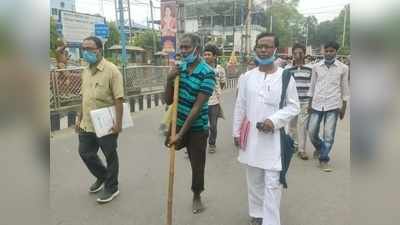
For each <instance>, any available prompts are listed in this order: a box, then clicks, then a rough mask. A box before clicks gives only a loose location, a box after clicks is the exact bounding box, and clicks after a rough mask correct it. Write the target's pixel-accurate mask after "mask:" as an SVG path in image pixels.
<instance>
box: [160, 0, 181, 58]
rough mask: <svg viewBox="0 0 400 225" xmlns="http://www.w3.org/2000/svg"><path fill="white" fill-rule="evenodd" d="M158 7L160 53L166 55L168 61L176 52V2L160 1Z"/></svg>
mask: <svg viewBox="0 0 400 225" xmlns="http://www.w3.org/2000/svg"><path fill="white" fill-rule="evenodd" d="M160 6H161V10H160V11H161V16H160V28H161V45H162V51H163V52H166V53H168V55H169V58H170V60H173V59H174V57H175V52H176V32H177V21H176V16H177V4H176V1H170V0H161V3H160Z"/></svg>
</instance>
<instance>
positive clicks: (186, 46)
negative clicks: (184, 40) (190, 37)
mask: <svg viewBox="0 0 400 225" xmlns="http://www.w3.org/2000/svg"><path fill="white" fill-rule="evenodd" d="M179 48H180V49H186V50H187V49H191V48H192V46H190V45H181V46H179Z"/></svg>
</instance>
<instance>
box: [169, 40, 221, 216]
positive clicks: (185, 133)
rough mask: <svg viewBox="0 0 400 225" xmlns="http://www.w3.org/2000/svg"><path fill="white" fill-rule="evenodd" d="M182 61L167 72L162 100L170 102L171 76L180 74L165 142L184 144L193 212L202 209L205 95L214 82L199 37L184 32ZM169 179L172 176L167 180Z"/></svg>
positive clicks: (205, 123)
mask: <svg viewBox="0 0 400 225" xmlns="http://www.w3.org/2000/svg"><path fill="white" fill-rule="evenodd" d="M179 49H180V52H181V54H182V63H181V64H180V65H177V66H176V67H175V68H173V69H172V70H171V71H170V73H169V74H168V78H167V86H166V89H165V100H166V103H167V104H168V105H170V104H172V102H173V93H174V80H175V78H176V77H177V76H178V75H179V91H178V97H179V100H178V105H177V118H176V131H177V134H176V135H172V138H170V139H169V140H167V143H166V144H167V146H168V147H170V146H171V145H172V146H174V145H175V148H176V149H178V150H179V149H182V148H183V147H186V149H187V151H188V155H189V159H190V165H191V167H192V186H191V190H192V191H193V205H192V210H193V213H200V212H202V211H203V209H204V205H203V203H202V201H201V197H200V194H201V193H202V192H203V190H204V169H205V162H206V148H207V137H208V98H209V97H210V96H211V95H212V93H213V90H214V86H215V77H214V76H215V73H214V70H213V69H212V68H211V67H210V66H208V65H207V63H206V62H205V61H204V60H203V59H202V58H201V57H200V54H201V46H200V38H199V37H198V36H197V35H195V34H184V35H183V36H182V39H181V42H180V46H179ZM170 181H171V180H170Z"/></svg>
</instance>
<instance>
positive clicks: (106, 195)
mask: <svg viewBox="0 0 400 225" xmlns="http://www.w3.org/2000/svg"><path fill="white" fill-rule="evenodd" d="M118 195H119V190H118V189H117V190H116V191H114V192H111V191H107V190H106V189H105V188H104V189H103V191H102V192H100V193H99V197H98V198H97V202H98V203H107V202H111V201H112V200H113V199H114V198H115V197H117V196H118Z"/></svg>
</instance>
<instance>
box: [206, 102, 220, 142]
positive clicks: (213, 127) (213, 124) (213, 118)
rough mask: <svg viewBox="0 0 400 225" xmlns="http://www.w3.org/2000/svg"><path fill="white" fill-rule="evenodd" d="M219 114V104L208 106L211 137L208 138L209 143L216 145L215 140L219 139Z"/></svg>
mask: <svg viewBox="0 0 400 225" xmlns="http://www.w3.org/2000/svg"><path fill="white" fill-rule="evenodd" d="M219 114H220V105H219V104H216V105H210V106H208V120H209V121H210V138H209V139H208V144H209V145H215V142H216V141H217V124H218V116H219Z"/></svg>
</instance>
